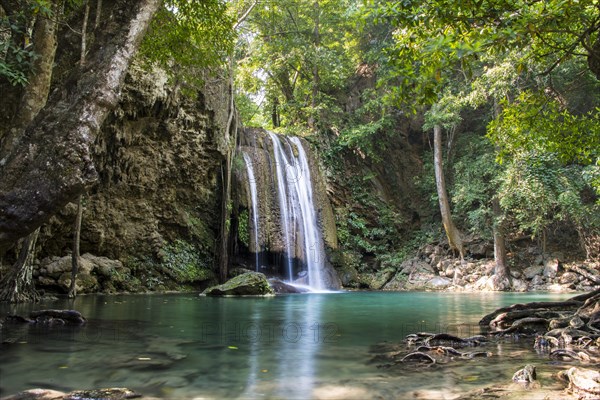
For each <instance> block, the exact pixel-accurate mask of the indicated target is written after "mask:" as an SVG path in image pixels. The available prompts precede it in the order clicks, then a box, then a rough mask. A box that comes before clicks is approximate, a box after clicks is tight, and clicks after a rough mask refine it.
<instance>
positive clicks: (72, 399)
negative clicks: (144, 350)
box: [3, 388, 142, 400]
mask: <svg viewBox="0 0 600 400" xmlns="http://www.w3.org/2000/svg"><path fill="white" fill-rule="evenodd" d="M139 397H142V395H141V394H139V393H135V392H134V391H133V390H130V389H126V388H111V389H92V390H77V391H73V392H70V393H64V392H59V391H56V390H51V389H30V390H25V391H23V392H19V393H17V394H15V395H12V396H8V397H4V398H3V400H83V399H85V400H124V399H136V398H139Z"/></svg>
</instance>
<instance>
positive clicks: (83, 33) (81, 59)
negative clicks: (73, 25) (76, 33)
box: [79, 0, 90, 66]
mask: <svg viewBox="0 0 600 400" xmlns="http://www.w3.org/2000/svg"><path fill="white" fill-rule="evenodd" d="M89 19H90V1H89V0H86V1H85V11H84V13H83V24H82V26H81V54H80V55H79V64H80V65H81V66H84V65H85V56H86V54H87V26H88V20H89Z"/></svg>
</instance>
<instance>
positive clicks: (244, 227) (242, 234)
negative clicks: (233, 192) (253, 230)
mask: <svg viewBox="0 0 600 400" xmlns="http://www.w3.org/2000/svg"><path fill="white" fill-rule="evenodd" d="M249 219H250V216H249V215H248V210H242V212H241V213H240V214H239V215H238V238H239V239H240V241H241V242H242V243H244V244H245V245H246V246H247V247H248V248H250V222H249Z"/></svg>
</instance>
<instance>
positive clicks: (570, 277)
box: [558, 271, 579, 285]
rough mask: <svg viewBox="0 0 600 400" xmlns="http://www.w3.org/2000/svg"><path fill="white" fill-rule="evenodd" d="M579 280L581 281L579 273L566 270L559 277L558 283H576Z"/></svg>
mask: <svg viewBox="0 0 600 400" xmlns="http://www.w3.org/2000/svg"><path fill="white" fill-rule="evenodd" d="M577 281H579V275H577V274H576V273H575V272H571V271H568V272H565V273H564V274H562V275H561V276H560V277H559V278H558V283H560V284H562V285H566V284H570V283H576V282H577Z"/></svg>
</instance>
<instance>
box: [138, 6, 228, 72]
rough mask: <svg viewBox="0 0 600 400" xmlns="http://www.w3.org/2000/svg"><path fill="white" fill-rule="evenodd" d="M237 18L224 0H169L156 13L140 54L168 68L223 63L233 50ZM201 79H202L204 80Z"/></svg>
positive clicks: (172, 69)
mask: <svg viewBox="0 0 600 400" xmlns="http://www.w3.org/2000/svg"><path fill="white" fill-rule="evenodd" d="M233 23H234V21H233V18H232V16H231V15H230V14H229V13H228V12H227V3H226V2H225V1H223V0H205V1H189V0H168V1H165V2H164V4H163V7H162V8H161V9H160V11H159V12H158V13H157V14H156V15H155V16H154V19H153V20H152V24H151V26H150V30H149V32H148V33H147V34H146V36H145V38H144V42H143V44H142V48H141V49H140V53H141V56H142V58H143V59H145V60H146V61H147V62H149V63H158V64H159V65H160V66H162V67H163V68H164V69H165V70H167V71H172V72H177V71H181V70H182V69H183V70H184V71H185V70H186V69H188V70H189V69H192V70H194V71H196V72H191V73H188V74H187V75H186V78H187V79H188V80H190V81H192V82H193V81H194V80H198V78H199V77H198V76H197V71H198V69H199V68H202V67H207V66H216V65H222V64H223V63H224V62H225V60H226V58H227V57H228V56H229V55H230V54H231V52H232V51H233V43H234V37H235V34H234V31H233ZM200 80H201V79H200Z"/></svg>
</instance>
